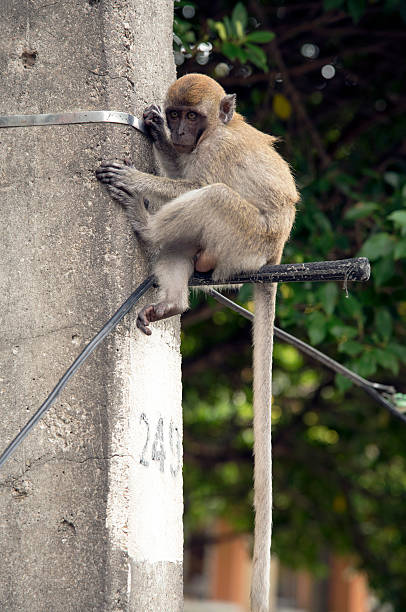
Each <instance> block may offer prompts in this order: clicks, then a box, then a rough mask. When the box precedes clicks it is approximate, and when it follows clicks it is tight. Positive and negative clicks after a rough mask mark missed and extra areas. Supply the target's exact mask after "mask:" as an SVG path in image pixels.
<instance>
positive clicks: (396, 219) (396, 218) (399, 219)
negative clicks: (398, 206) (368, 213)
mask: <svg viewBox="0 0 406 612" xmlns="http://www.w3.org/2000/svg"><path fill="white" fill-rule="evenodd" d="M388 219H390V220H391V221H393V223H394V224H395V226H396V227H400V229H401V231H402V236H404V235H405V234H406V210H395V211H394V212H393V213H391V214H390V215H389V217H388Z"/></svg>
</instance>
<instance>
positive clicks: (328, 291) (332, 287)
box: [318, 283, 338, 315]
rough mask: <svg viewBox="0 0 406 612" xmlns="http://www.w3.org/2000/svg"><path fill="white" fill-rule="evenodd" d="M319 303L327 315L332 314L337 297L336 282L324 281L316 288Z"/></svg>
mask: <svg viewBox="0 0 406 612" xmlns="http://www.w3.org/2000/svg"><path fill="white" fill-rule="evenodd" d="M318 295H319V297H320V300H321V303H322V305H323V308H324V310H325V311H326V313H327V314H328V315H332V314H333V312H334V308H335V306H336V304H337V299H338V287H337V284H336V283H324V284H323V285H322V286H321V287H320V289H319V290H318Z"/></svg>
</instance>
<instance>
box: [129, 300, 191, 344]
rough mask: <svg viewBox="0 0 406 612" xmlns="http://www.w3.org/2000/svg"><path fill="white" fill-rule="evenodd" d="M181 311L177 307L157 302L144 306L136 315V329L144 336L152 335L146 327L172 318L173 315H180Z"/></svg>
mask: <svg viewBox="0 0 406 612" xmlns="http://www.w3.org/2000/svg"><path fill="white" fill-rule="evenodd" d="M182 311H183V310H182V309H181V308H179V306H176V305H175V304H170V303H168V302H159V304H151V305H150V306H144V308H143V309H142V310H140V312H139V313H138V317H137V327H138V329H140V330H141V331H142V332H144V334H146V335H147V336H150V335H151V334H152V331H151V330H150V329H149V327H148V326H149V324H150V323H154V322H155V321H160V320H161V319H167V318H168V317H173V316H174V315H177V314H181V312H182Z"/></svg>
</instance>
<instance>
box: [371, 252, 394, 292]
mask: <svg viewBox="0 0 406 612" xmlns="http://www.w3.org/2000/svg"><path fill="white" fill-rule="evenodd" d="M394 274H395V268H394V266H393V257H392V256H391V255H388V257H383V258H382V259H380V260H379V261H378V262H377V263H376V264H374V267H373V269H372V277H373V279H374V284H375V287H382V286H383V285H386V284H387V282H388V280H389V279H391V278H392V277H393V275H394Z"/></svg>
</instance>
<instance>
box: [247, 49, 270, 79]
mask: <svg viewBox="0 0 406 612" xmlns="http://www.w3.org/2000/svg"><path fill="white" fill-rule="evenodd" d="M246 49H247V57H248V59H249V61H250V62H252V63H253V64H254V65H255V66H257V67H258V68H261V70H263V71H264V72H267V71H268V65H267V57H266V54H265V51H263V50H262V49H261V47H257V46H256V45H252V44H250V43H247V44H246Z"/></svg>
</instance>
